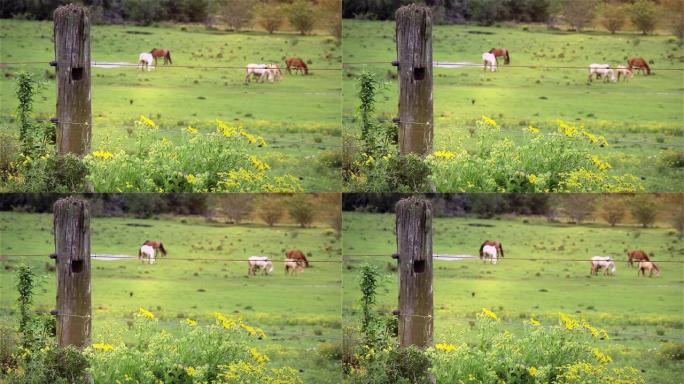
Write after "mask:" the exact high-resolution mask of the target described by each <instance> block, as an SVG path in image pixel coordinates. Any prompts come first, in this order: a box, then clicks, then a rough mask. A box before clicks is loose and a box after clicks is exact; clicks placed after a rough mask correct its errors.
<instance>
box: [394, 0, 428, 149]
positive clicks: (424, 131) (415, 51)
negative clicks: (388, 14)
mask: <svg viewBox="0 0 684 384" xmlns="http://www.w3.org/2000/svg"><path fill="white" fill-rule="evenodd" d="M395 16H396V20H397V25H396V33H397V62H395V65H398V66H399V152H400V153H401V154H402V155H405V154H408V153H416V154H419V155H423V156H424V155H428V154H430V153H431V152H432V138H433V116H432V12H431V10H430V8H429V7H427V6H424V5H416V4H411V5H407V6H403V7H401V8H399V9H398V10H397V12H396V15H395Z"/></svg>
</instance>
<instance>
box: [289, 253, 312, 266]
mask: <svg viewBox="0 0 684 384" xmlns="http://www.w3.org/2000/svg"><path fill="white" fill-rule="evenodd" d="M285 257H286V258H287V259H291V260H297V262H300V263H304V267H305V268H309V260H307V259H306V256H304V252H302V251H300V250H299V249H293V250H291V251H287V252H285Z"/></svg>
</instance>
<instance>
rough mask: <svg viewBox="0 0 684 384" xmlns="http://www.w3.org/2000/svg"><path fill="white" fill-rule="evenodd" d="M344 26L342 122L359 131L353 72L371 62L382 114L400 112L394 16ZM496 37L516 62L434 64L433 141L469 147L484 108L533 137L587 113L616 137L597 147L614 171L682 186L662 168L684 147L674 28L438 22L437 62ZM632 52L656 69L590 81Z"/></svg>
mask: <svg viewBox="0 0 684 384" xmlns="http://www.w3.org/2000/svg"><path fill="white" fill-rule="evenodd" d="M343 29H344V34H343V41H344V54H343V62H344V63H345V72H344V73H343V79H344V80H343V99H344V102H343V116H344V117H343V118H344V120H343V121H344V128H343V129H344V132H345V134H350V135H354V136H358V130H359V127H358V124H357V123H355V122H354V115H355V113H356V108H357V107H358V98H357V96H356V91H357V90H356V85H355V75H358V74H359V73H360V72H361V71H362V70H363V69H364V68H365V69H367V70H369V71H372V72H374V73H376V74H377V75H378V77H379V79H381V80H383V81H386V82H387V86H386V90H385V92H384V93H383V94H382V97H380V98H379V100H378V103H377V113H378V115H380V116H381V117H385V118H391V117H394V116H396V115H397V98H398V89H397V86H396V79H394V78H393V77H394V75H395V73H396V70H395V69H394V67H392V66H391V65H390V64H389V63H390V62H391V61H392V60H396V53H395V49H396V48H395V44H396V43H395V41H394V22H378V21H372V22H371V21H357V20H344V21H343ZM495 46H496V47H506V48H508V49H509V51H510V55H511V66H509V67H507V66H504V65H503V61H501V65H499V70H498V71H497V72H495V73H491V72H484V71H483V70H482V68H479V67H461V68H440V67H435V68H434V91H433V99H434V112H435V149H436V150H437V149H450V148H454V147H456V146H459V145H464V146H465V148H468V146H469V143H470V142H472V139H471V138H470V136H471V135H472V134H471V133H470V132H469V128H470V129H472V128H473V127H474V124H473V122H474V121H475V120H477V119H479V118H480V116H481V115H485V116H488V117H491V118H493V119H495V120H496V121H497V122H499V124H500V125H502V126H503V131H504V135H505V136H507V137H510V139H511V140H513V141H516V142H521V141H523V140H527V138H526V137H523V136H522V135H521V131H522V130H523V129H526V128H527V127H528V126H529V125H533V126H536V127H539V128H541V129H542V133H550V132H552V131H553V130H555V129H556V121H557V120H558V119H560V120H564V121H568V122H571V123H573V122H577V123H579V122H582V123H584V124H585V125H586V127H587V128H588V129H589V130H590V131H591V132H593V133H597V134H601V135H604V136H605V137H606V138H607V139H608V142H609V143H610V145H608V146H607V147H605V148H597V149H596V151H597V152H596V154H598V155H600V156H601V157H602V158H604V159H606V160H607V161H608V162H609V163H610V164H611V165H612V166H613V169H612V170H611V171H610V172H611V173H612V174H615V175H617V174H624V173H632V174H634V175H636V176H638V177H640V178H641V179H642V181H643V183H644V186H645V188H646V190H647V191H678V190H681V188H682V183H681V177H682V172H681V168H675V169H672V168H670V169H667V168H666V169H661V168H659V167H658V161H659V160H660V159H661V157H662V155H663V153H664V152H665V151H666V150H668V149H670V150H675V151H678V152H681V151H682V146H684V137H683V136H682V134H683V133H684V130H683V129H682V128H683V124H684V107H683V106H682V100H684V71H681V70H675V71H673V70H672V69H682V68H683V67H684V66H683V64H682V60H683V59H684V50H683V48H682V47H680V46H678V45H677V42H676V40H675V39H674V38H673V37H671V36H665V35H656V36H641V35H638V34H626V33H625V34H616V35H610V34H607V33H599V32H587V33H582V34H578V33H570V32H563V31H549V30H546V28H545V27H543V26H538V25H516V26H505V27H477V26H470V25H468V26H465V25H450V26H441V25H439V26H434V27H433V59H434V61H437V62H467V63H473V64H476V65H477V64H481V55H482V53H483V52H485V51H488V50H489V49H490V48H492V47H495ZM635 56H637V57H645V58H647V59H648V60H651V61H652V64H651V67H652V68H653V69H654V71H653V74H654V75H653V76H640V75H635V76H634V78H633V79H632V80H630V81H628V82H626V83H625V82H620V83H617V84H614V83H603V82H601V81H594V82H593V84H592V85H588V84H587V74H588V71H587V69H586V68H587V67H588V66H589V64H592V63H609V64H611V65H612V66H616V65H619V64H626V60H627V58H628V57H635ZM376 62H381V63H380V64H378V63H376ZM347 63H348V64H347ZM359 63H371V64H366V65H363V64H359ZM383 63H384V64H383ZM516 65H517V66H528V65H529V66H566V67H578V68H577V69H571V68H569V69H549V68H547V69H542V68H521V67H514V66H516ZM644 142H645V143H651V144H644ZM678 178H679V179H680V180H679V182H678V181H677V180H676V179H678Z"/></svg>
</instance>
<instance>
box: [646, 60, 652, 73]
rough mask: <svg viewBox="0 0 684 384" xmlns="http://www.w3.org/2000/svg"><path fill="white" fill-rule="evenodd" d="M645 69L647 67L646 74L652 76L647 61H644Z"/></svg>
mask: <svg viewBox="0 0 684 384" xmlns="http://www.w3.org/2000/svg"><path fill="white" fill-rule="evenodd" d="M644 67H646V74H647V75H650V74H651V67H649V66H648V63H647V62H646V60H644Z"/></svg>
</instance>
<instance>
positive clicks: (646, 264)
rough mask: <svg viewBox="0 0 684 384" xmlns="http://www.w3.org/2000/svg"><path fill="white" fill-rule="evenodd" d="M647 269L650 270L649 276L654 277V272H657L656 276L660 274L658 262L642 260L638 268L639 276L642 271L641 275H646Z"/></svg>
mask: <svg viewBox="0 0 684 384" xmlns="http://www.w3.org/2000/svg"><path fill="white" fill-rule="evenodd" d="M646 271H648V277H653V272H655V275H656V277H657V276H660V269H658V266H657V265H656V263H654V262H652V261H640V262H639V268H638V269H637V276H639V273H640V272H641V276H646Z"/></svg>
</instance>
